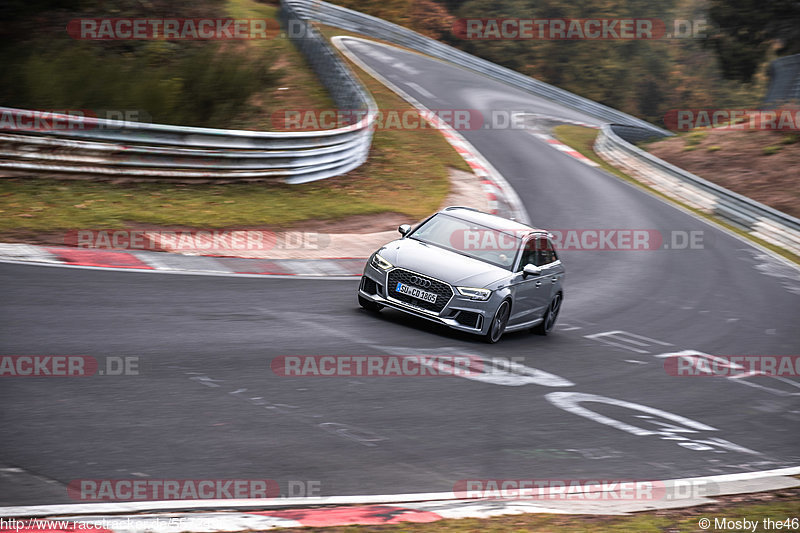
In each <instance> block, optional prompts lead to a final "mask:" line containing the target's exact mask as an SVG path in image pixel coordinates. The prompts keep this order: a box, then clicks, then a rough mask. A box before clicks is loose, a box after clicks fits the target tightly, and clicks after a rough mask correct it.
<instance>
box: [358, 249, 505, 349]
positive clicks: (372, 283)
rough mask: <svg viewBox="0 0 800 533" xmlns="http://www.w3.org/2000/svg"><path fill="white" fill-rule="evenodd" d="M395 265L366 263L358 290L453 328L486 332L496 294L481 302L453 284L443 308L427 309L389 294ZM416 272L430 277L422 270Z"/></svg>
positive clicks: (403, 310)
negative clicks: (384, 266) (384, 267)
mask: <svg viewBox="0 0 800 533" xmlns="http://www.w3.org/2000/svg"><path fill="white" fill-rule="evenodd" d="M397 268H398V267H394V268H392V269H389V270H388V271H383V270H378V269H376V268H375V267H373V266H372V265H371V264H370V263H367V265H366V266H365V267H364V274H363V276H362V277H361V283H360V284H359V288H358V294H359V295H360V296H361V297H362V298H365V299H367V300H369V301H371V302H373V303H376V304H379V305H383V306H386V307H390V308H392V309H396V310H398V311H402V312H404V313H408V314H410V315H414V316H417V317H420V318H424V319H426V320H430V321H431V322H436V323H438V324H442V325H445V326H447V327H449V328H452V329H456V330H459V331H464V332H467V333H473V334H479V335H484V334H486V332H487V331H488V329H489V325H490V324H491V320H492V317H493V316H494V312H495V310H496V308H497V306H498V305H499V304H498V303H497V302H495V300H496V297H495V296H496V295H494V294H493V295H492V297H490V298H489V299H488V300H486V301H483V302H481V301H477V300H470V299H469V298H466V297H463V296H461V295H460V294H459V293H458V291H457V290H456V289H455V287H452V290H453V297H452V298H450V300H449V301H448V302H447V304H446V305H445V306H444V308H442V310H441V311H439V312H434V311H429V310H427V309H424V308H422V307H417V306H415V305H412V304H410V303H407V302H402V301H400V300H398V299H396V298H392V297H391V296H390V295H389V291H388V287H387V283H388V276H389V272H391V271H392V270H395V269H397ZM403 270H408V269H403ZM417 274H419V275H421V276H425V277H430V276H427V275H425V274H423V273H421V272H419V273H417Z"/></svg>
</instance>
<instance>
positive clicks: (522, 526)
mask: <svg viewBox="0 0 800 533" xmlns="http://www.w3.org/2000/svg"><path fill="white" fill-rule="evenodd" d="M798 516H800V499H799V498H798V491H797V489H790V490H787V491H780V492H777V493H761V494H749V495H738V496H725V497H722V498H719V499H718V501H717V502H716V503H713V504H709V505H704V506H700V507H689V508H685V509H670V510H662V511H647V512H640V513H634V514H631V515H626V516H597V515H553V514H521V515H507V516H498V517H494V518H485V519H478V518H462V519H449V520H440V521H438V522H430V523H427V524H412V523H408V522H406V523H402V524H396V525H385V526H384V525H381V526H341V527H311V528H303V529H302V530H296V529H280V530H275V531H280V532H283V533H290V532H294V531H303V532H319V533H364V532H367V531H379V532H382V533H394V532H401V531H402V532H411V533H428V532H433V531H436V532H445V533H478V532H489V533H491V532H508V531H513V532H523V531H542V532H548V533H590V532H591V533H622V532H632V533H688V532H697V533H699V532H702V531H726V532H744V531H748V532H752V531H753V529H752V526H751V529H747V530H745V529H743V528H736V527H730V528H725V529H719V528H716V527H714V525H715V522H714V519H715V518H716V519H717V520H719V521H722V520H723V519H728V520H742V519H743V518H745V517H746V518H747V519H748V520H750V521H751V522H754V521H757V522H758V527H757V528H756V530H755V531H756V532H767V531H769V532H772V531H777V530H778V529H777V527H766V528H765V527H763V526H764V519H766V518H769V519H772V520H774V521H778V520H780V521H782V524H781V525H782V526H783V527H782V530H786V529H787V528H786V527H785V524H786V519H787V518H788V519H789V525H791V523H792V522H791V519H792V518H798ZM702 518H707V519H709V520H710V526H711V527H710V528H708V529H703V528H701V527H700V525H699V522H700V520H701V519H702ZM790 530H791V529H790Z"/></svg>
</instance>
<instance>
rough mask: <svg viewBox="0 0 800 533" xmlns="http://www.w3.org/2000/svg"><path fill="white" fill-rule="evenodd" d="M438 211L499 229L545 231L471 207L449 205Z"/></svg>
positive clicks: (530, 231)
mask: <svg viewBox="0 0 800 533" xmlns="http://www.w3.org/2000/svg"><path fill="white" fill-rule="evenodd" d="M440 213H444V214H447V215H451V216H454V217H456V218H460V219H462V220H466V221H467V222H474V223H475V224H480V225H482V226H486V227H488V228H491V229H496V230H500V231H512V232H518V231H519V232H528V233H547V230H543V229H538V228H534V227H533V226H529V225H528V224H523V223H522V222H517V221H516V220H511V219H508V218H504V217H501V216H497V215H492V214H489V213H484V212H483V211H478V210H477V209H473V208H472V207H462V206H450V207H445V208H444V209H442V210H441V211H440Z"/></svg>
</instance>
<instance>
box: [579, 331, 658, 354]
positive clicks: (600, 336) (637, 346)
mask: <svg viewBox="0 0 800 533" xmlns="http://www.w3.org/2000/svg"><path fill="white" fill-rule="evenodd" d="M584 337H585V338H587V339H591V340H595V341H598V342H602V343H604V344H608V345H609V346H616V347H617V348H624V349H626V350H630V351H632V352H636V353H641V354H647V353H650V351H649V350H645V349H644V348H645V347H647V346H655V345H661V346H673V344H671V343H669V342H662V341H659V340H656V339H651V338H650V337H645V336H643V335H636V334H635V333H630V332H628V331H622V330H614V331H603V332H601V333H593V334H591V335H584Z"/></svg>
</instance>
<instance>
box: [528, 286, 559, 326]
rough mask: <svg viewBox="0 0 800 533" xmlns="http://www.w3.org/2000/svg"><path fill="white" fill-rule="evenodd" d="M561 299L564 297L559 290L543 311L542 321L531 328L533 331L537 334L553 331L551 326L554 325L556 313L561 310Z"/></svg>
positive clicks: (556, 317)
mask: <svg viewBox="0 0 800 533" xmlns="http://www.w3.org/2000/svg"><path fill="white" fill-rule="evenodd" d="M563 301H564V298H563V296H562V295H561V293H560V292H559V293H558V294H556V295H555V297H554V298H553V299H552V301H551V302H550V305H548V306H547V311H545V313H544V316H543V317H542V318H543V320H542V323H541V324H539V325H538V326H536V327H534V328H533V332H534V333H536V334H538V335H550V334H551V333H552V332H553V327H555V325H556V320H557V319H558V313H559V312H560V311H561V304H562V302H563Z"/></svg>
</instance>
